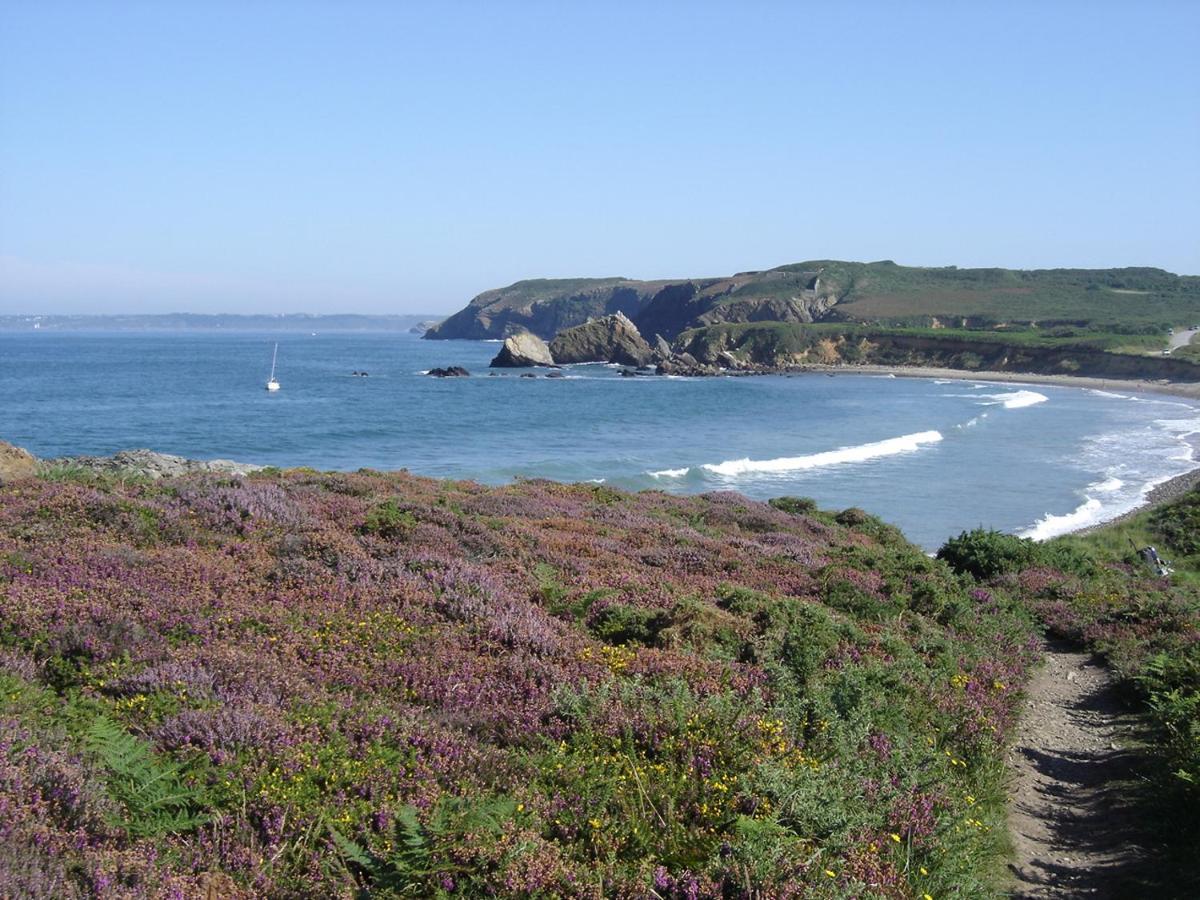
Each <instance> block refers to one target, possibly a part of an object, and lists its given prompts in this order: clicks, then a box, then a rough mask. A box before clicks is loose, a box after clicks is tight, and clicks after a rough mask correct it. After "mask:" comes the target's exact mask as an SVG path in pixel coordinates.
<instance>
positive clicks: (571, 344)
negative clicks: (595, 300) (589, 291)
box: [550, 312, 654, 366]
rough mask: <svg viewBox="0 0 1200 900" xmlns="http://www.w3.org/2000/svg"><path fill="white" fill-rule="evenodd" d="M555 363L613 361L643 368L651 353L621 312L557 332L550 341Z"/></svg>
mask: <svg viewBox="0 0 1200 900" xmlns="http://www.w3.org/2000/svg"><path fill="white" fill-rule="evenodd" d="M550 354H551V355H552V356H553V357H554V360H555V362H557V363H560V364H565V363H583V362H614V363H620V364H621V365H624V366H644V365H646V364H647V363H649V362H650V360H651V359H653V358H654V351H653V350H652V349H651V347H650V345H649V344H648V343H647V342H646V340H645V339H644V338H643V337H642V335H641V333H640V332H639V331H638V329H637V326H636V325H634V324H633V322H631V321H630V320H629V318H628V317H627V316H626V315H625V314H624V313H619V312H618V313H614V314H613V315H611V316H604V317H603V318H601V319H593V320H592V321H590V322H587V323H585V324H583V325H576V326H575V327H574V328H568V329H567V330H566V331H561V332H559V334H558V336H557V337H556V338H555V339H554V340H553V341H551V342H550Z"/></svg>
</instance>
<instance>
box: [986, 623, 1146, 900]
mask: <svg viewBox="0 0 1200 900" xmlns="http://www.w3.org/2000/svg"><path fill="white" fill-rule="evenodd" d="M1135 727H1136V720H1135V719H1134V717H1133V716H1132V715H1131V714H1130V713H1129V712H1128V710H1127V709H1126V708H1125V707H1124V705H1123V704H1122V703H1121V702H1120V700H1119V699H1118V697H1117V695H1116V689H1115V680H1114V678H1113V676H1112V675H1111V674H1110V673H1109V672H1108V670H1107V669H1106V668H1105V667H1104V666H1103V664H1102V663H1100V661H1099V660H1097V659H1096V658H1095V657H1093V656H1092V655H1091V654H1089V653H1085V652H1079V651H1076V650H1073V649H1070V648H1068V647H1066V646H1064V645H1053V644H1052V645H1051V646H1050V647H1049V648H1048V649H1047V653H1046V661H1045V665H1044V666H1043V668H1042V669H1041V670H1039V672H1038V673H1037V675H1036V676H1034V679H1033V681H1032V682H1031V683H1030V685H1029V689H1028V692H1027V700H1026V707H1025V714H1024V717H1023V719H1022V721H1021V724H1020V726H1019V728H1018V733H1017V739H1016V742H1015V743H1014V745H1013V748H1012V750H1011V752H1010V760H1009V762H1010V767H1011V769H1012V772H1013V783H1012V790H1011V798H1010V801H1009V816H1008V818H1009V830H1010V833H1011V834H1012V838H1013V844H1014V849H1015V857H1014V862H1013V864H1012V867H1011V869H1012V873H1013V875H1014V878H1015V881H1016V890H1015V891H1014V893H1013V896H1014V897H1016V898H1022V900H1025V898H1029V900H1033V898H1039V900H1041V898H1049V897H1053V898H1065V897H1092V898H1118V897H1127V896H1130V894H1129V893H1128V891H1129V889H1130V886H1131V880H1130V879H1135V880H1136V874H1137V873H1136V872H1135V871H1134V870H1136V869H1138V868H1140V867H1141V866H1142V865H1143V864H1144V863H1145V861H1146V859H1147V857H1148V855H1149V854H1148V853H1147V848H1146V847H1145V846H1143V844H1142V843H1141V842H1140V836H1139V834H1138V826H1137V824H1136V823H1137V821H1138V818H1137V816H1136V815H1134V814H1133V813H1132V811H1131V809H1130V806H1129V802H1128V798H1129V797H1130V796H1133V793H1134V792H1133V791H1131V789H1130V784H1129V782H1130V780H1131V779H1135V778H1136V769H1137V763H1138V758H1137V755H1136V753H1134V752H1133V751H1130V750H1127V749H1122V745H1123V744H1124V743H1126V742H1127V740H1128V738H1130V737H1131V736H1132V732H1133V731H1134V729H1135Z"/></svg>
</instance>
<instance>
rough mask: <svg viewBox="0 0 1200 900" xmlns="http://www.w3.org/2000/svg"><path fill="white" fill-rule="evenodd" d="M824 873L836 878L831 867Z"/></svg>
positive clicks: (835, 873)
mask: <svg viewBox="0 0 1200 900" xmlns="http://www.w3.org/2000/svg"><path fill="white" fill-rule="evenodd" d="M825 874H826V875H828V876H829V877H830V878H837V872H835V871H833V869H826V870H825Z"/></svg>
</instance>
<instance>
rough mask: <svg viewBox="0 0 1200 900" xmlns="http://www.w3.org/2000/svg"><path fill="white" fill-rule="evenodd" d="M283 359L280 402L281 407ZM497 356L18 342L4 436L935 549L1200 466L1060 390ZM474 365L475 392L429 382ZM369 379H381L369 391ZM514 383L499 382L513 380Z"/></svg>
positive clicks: (382, 346)
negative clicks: (398, 475) (833, 518)
mask: <svg viewBox="0 0 1200 900" xmlns="http://www.w3.org/2000/svg"><path fill="white" fill-rule="evenodd" d="M277 340H278V342H279V365H278V371H277V377H278V379H279V381H280V382H281V383H282V385H283V389H282V390H281V391H279V392H278V393H275V394H268V393H267V392H266V391H265V390H264V389H263V384H264V382H265V380H266V377H267V374H268V371H269V369H270V363H271V350H272V347H273V345H274V343H275V342H276V341H277ZM496 350H497V345H496V344H494V343H479V342H469V341H421V340H418V339H417V338H416V337H414V336H410V335H396V334H329V335H325V334H318V335H313V336H308V335H304V336H298V335H294V334H288V335H268V334H182V333H149V334H126V333H122V334H95V333H87V334H67V333H55V332H45V333H43V332H32V331H31V332H28V333H4V334H0V438H3V439H6V440H9V441H12V442H13V443H16V444H19V445H22V446H24V447H27V448H28V449H30V450H31V451H33V452H34V453H36V454H38V455H39V456H46V457H52V456H60V455H67V454H83V453H87V454H108V453H112V452H114V451H117V450H121V449H128V448H133V447H150V448H152V449H155V450H160V451H163V452H166V453H176V454H179V455H182V456H189V457H195V458H212V457H225V458H230V459H236V460H240V461H245V462H258V463H264V464H271V465H278V466H296V465H310V466H314V467H317V468H323V469H357V468H360V467H370V468H376V469H398V468H407V469H409V470H410V471H412V472H416V473H420V474H424V475H435V476H450V477H455V478H473V479H476V480H478V481H482V482H487V483H504V482H508V481H510V480H511V479H513V478H516V477H519V476H541V477H548V478H554V479H558V480H563V481H594V482H604V483H607V484H610V485H614V486H617V487H623V488H632V489H642V488H656V489H660V490H667V491H677V492H688V493H699V492H703V491H713V490H736V491H741V492H742V493H745V494H748V495H750V496H751V497H757V498H767V497H775V496H779V495H782V494H792V495H802V496H809V497H814V498H816V500H817V501H818V502H819V503H820V504H821V505H822V506H826V507H834V508H840V507H846V506H861V507H863V508H864V509H867V510H869V511H870V512H873V513H876V514H878V515H880V516H882V517H883V518H884V519H886V520H888V521H890V522H893V523H895V524H896V525H899V526H900V527H901V528H902V529H903V530H904V531H905V533H906V534H907V535H908V536H909V537H910V538H912V539H913V540H915V541H917V542H918V543H920V544H923V545H924V546H926V547H929V548H934V547H937V546H938V545H939V544H940V543H941V542H942V541H943V540H945V539H946V538H947V537H948V536H950V535H953V534H957V533H958V532H959V531H962V530H963V529H967V528H973V527H975V526H977V525H984V526H988V527H993V528H999V529H1002V530H1005V531H1013V532H1020V533H1024V534H1030V535H1033V536H1036V537H1047V536H1050V535H1052V534H1056V533H1061V532H1063V531H1066V530H1070V529H1072V528H1077V527H1080V526H1082V525H1086V524H1089V523H1091V522H1095V521H1100V520H1103V519H1105V518H1109V517H1111V516H1114V515H1117V514H1118V513H1120V512H1123V511H1125V510H1126V509H1129V508H1131V507H1132V506H1134V505H1136V503H1137V502H1138V500H1139V498H1140V497H1141V495H1142V493H1143V492H1144V491H1145V490H1147V489H1148V488H1149V486H1151V485H1153V484H1154V483H1157V482H1159V481H1162V480H1165V479H1166V478H1169V477H1171V476H1174V475H1178V474H1181V473H1183V472H1186V471H1188V470H1189V469H1192V468H1194V467H1196V466H1197V465H1200V463H1198V462H1197V461H1196V446H1197V444H1198V442H1200V406H1197V404H1195V403H1192V402H1187V401H1181V400H1178V399H1175V398H1172V397H1163V396H1149V395H1135V394H1131V393H1128V392H1124V391H1119V390H1117V391H1113V392H1100V391H1090V390H1081V389H1076V388H1058V387H1048V386H1044V385H1012V384H985V383H982V382H970V381H954V382H945V381H934V380H928V379H909V378H887V377H871V376H838V377H836V378H830V377H824V376H821V375H805V376H794V377H782V376H781V377H761V378H725V379H720V378H717V379H683V378H621V377H619V376H618V375H617V372H616V370H615V369H614V368H612V367H607V366H602V365H586V366H574V367H571V368H569V369H566V370H564V371H565V372H566V373H567V376H568V377H567V378H564V379H553V380H552V379H547V378H544V377H539V378H536V379H528V378H518V377H517V373H516V372H514V371H512V370H507V374H506V375H505V377H494V378H489V377H487V372H488V369H487V363H488V361H489V360H490V359H491V357H492V356H493V355H494V354H495V352H496ZM448 365H461V366H465V367H466V368H468V369H469V370H471V372H472V377H471V378H450V379H435V378H429V377H427V376H425V375H423V374H421V373H422V372H423V371H424V370H427V369H429V368H431V367H433V366H448ZM355 370H366V371H367V372H369V373H370V377H368V378H356V377H353V376H352V375H351V373H352V372H353V371H355ZM502 371H503V370H502Z"/></svg>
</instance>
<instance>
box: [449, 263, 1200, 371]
mask: <svg viewBox="0 0 1200 900" xmlns="http://www.w3.org/2000/svg"><path fill="white" fill-rule="evenodd" d="M1197 309H1200V277H1198V276H1179V275H1173V274H1171V273H1170V272H1164V271H1163V270H1161V269H1152V268H1121V269H1039V270H1018V269H997V268H993V269H959V268H957V267H955V266H948V267H943V268H930V267H919V266H899V265H896V264H895V263H893V262H890V261H884V262H874V263H860V262H845V261H839V260H809V261H806V262H800V263H794V264H791V265H785V266H779V267H777V268H774V269H768V270H765V271H761V272H742V273H738V274H737V275H733V276H729V277H724V278H690V279H679V280H675V281H654V282H649V281H634V280H630V279H623V278H600V279H538V280H531V281H521V282H517V283H516V284H513V285H510V286H508V287H506V288H501V289H498V290H493V291H487V292H485V293H483V294H480V295H479V296H478V297H476V298H474V299H473V300H472V301H471V303H470V304H469V305H468V306H467V307H466V308H465V309H463V310H461V311H460V312H458V313H456V314H455V315H453V316H451V317H450V318H449V319H447V320H446V322H445V323H443V324H442V326H440V327H439V328H437V329H435V330H434V331H433V332H431V333H430V335H429V336H430V337H466V338H479V337H491V338H496V337H503V336H504V334H505V333H506V332H508V331H511V330H513V329H518V328H525V329H528V330H530V331H533V332H534V333H536V334H539V335H541V336H542V337H544V338H545V339H547V340H550V339H552V338H553V337H554V336H555V334H556V333H557V332H558V331H560V330H561V329H563V328H565V327H568V326H569V325H575V324H579V323H581V322H585V321H587V319H588V317H589V316H599V315H604V314H606V313H612V312H616V311H617V310H620V311H621V312H624V313H625V314H626V315H628V316H629V317H630V318H632V319H633V320H634V322H635V324H637V325H638V327H639V328H640V329H641V330H642V331H643V332H644V334H645V335H646V336H647V337H653V335H654V334H655V333H662V334H664V335H666V336H667V337H674V336H676V335H679V334H680V333H681V332H684V331H687V330H689V329H694V328H699V327H704V326H707V325H714V324H716V325H719V324H723V323H747V322H768V321H787V322H792V323H804V322H809V321H812V320H814V319H816V320H817V321H821V322H842V323H844V324H861V325H871V326H874V327H876V328H888V329H895V328H899V329H921V328H934V329H939V330H940V329H942V328H948V329H965V330H967V331H969V332H970V333H971V334H972V335H978V334H980V333H986V332H989V331H993V330H996V329H1003V330H1004V331H1005V333H1006V338H1004V340H1008V341H1010V342H1014V343H1020V342H1022V340H1037V339H1039V338H1041V337H1046V338H1050V339H1054V338H1066V339H1073V340H1076V341H1084V342H1086V344H1087V346H1092V347H1097V348H1100V349H1105V350H1110V351H1121V352H1132V353H1143V352H1149V351H1152V350H1155V349H1160V348H1161V347H1162V346H1163V339H1164V338H1165V336H1166V333H1167V331H1168V330H1169V329H1170V328H1171V327H1179V326H1184V325H1190V324H1192V323H1193V322H1194V320H1195V317H1196V310H1197ZM1021 332H1029V337H1028V338H1027V339H1022V338H1017V337H1015V335H1016V334H1018V333H1021Z"/></svg>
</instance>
